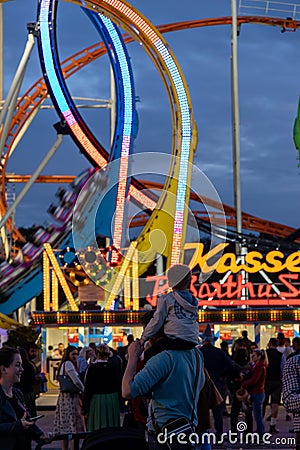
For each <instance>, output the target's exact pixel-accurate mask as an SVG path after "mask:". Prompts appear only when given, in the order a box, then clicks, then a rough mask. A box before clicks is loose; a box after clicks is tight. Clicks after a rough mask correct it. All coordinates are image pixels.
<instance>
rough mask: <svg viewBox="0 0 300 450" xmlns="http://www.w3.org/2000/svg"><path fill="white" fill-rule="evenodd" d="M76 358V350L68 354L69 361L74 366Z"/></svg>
mask: <svg viewBox="0 0 300 450" xmlns="http://www.w3.org/2000/svg"><path fill="white" fill-rule="evenodd" d="M77 358H78V351H77V350H73V351H72V352H71V353H69V359H70V361H71V362H72V363H73V364H74V363H76V361H77Z"/></svg>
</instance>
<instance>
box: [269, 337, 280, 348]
mask: <svg viewBox="0 0 300 450" xmlns="http://www.w3.org/2000/svg"><path fill="white" fill-rule="evenodd" d="M278 344H279V342H278V339H276V338H271V339H270V340H269V345H272V347H278Z"/></svg>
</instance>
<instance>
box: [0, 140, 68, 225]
mask: <svg viewBox="0 0 300 450" xmlns="http://www.w3.org/2000/svg"><path fill="white" fill-rule="evenodd" d="M62 140H63V135H62V134H58V135H57V139H56V141H55V142H54V144H53V146H52V147H51V149H50V150H49V152H48V153H47V155H46V156H45V158H44V159H43V161H42V162H41V163H40V165H39V166H38V167H37V168H36V170H35V171H34V172H33V174H32V176H31V178H30V180H29V181H28V183H26V185H25V186H24V188H23V189H22V190H21V192H20V194H19V195H18V197H17V198H16V200H15V202H14V203H13V204H12V205H11V207H10V208H8V210H7V211H6V213H5V216H4V217H3V218H2V219H1V221H0V229H1V228H2V227H3V226H4V225H5V224H6V222H7V220H8V219H9V218H10V217H11V215H12V214H13V213H14V212H15V210H16V208H17V206H18V205H19V203H20V202H21V201H22V200H23V198H24V197H25V195H26V194H27V192H28V191H29V189H30V188H31V186H32V185H33V184H34V182H35V180H36V179H37V177H38V176H39V175H40V173H41V172H42V170H43V169H44V168H45V167H46V165H47V164H48V162H49V161H50V159H51V158H52V156H53V155H54V154H55V152H56V150H57V149H58V147H59V146H60V145H61V143H62Z"/></svg>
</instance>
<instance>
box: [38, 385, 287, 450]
mask: <svg viewBox="0 0 300 450" xmlns="http://www.w3.org/2000/svg"><path fill="white" fill-rule="evenodd" d="M56 400H57V394H49V393H47V394H44V395H43V396H42V397H40V398H39V399H38V400H37V405H38V411H39V413H43V414H45V417H43V418H42V419H40V420H39V422H38V424H39V426H40V427H41V428H42V429H43V430H44V431H52V425H53V418H54V409H55V404H56ZM268 413H269V409H267V414H268ZM285 418H286V413H285V410H284V408H283V407H282V406H280V409H279V417H278V421H277V428H278V429H279V430H280V432H279V433H277V434H274V435H272V437H270V436H269V437H268V436H267V435H266V441H267V442H269V443H267V444H266V445H264V446H262V445H250V444H247V445H245V443H244V442H243V441H242V442H241V441H239V443H237V444H233V443H232V440H231V442H230V439H229V442H228V440H227V442H224V443H223V444H222V445H213V446H212V447H213V449H224V450H230V449H238V450H243V449H254V448H255V449H258V450H261V449H262V448H263V449H268V448H269V449H271V448H272V449H274V450H283V449H284V450H287V449H293V448H294V445H292V441H291V439H292V438H294V434H293V433H290V432H289V430H291V429H292V428H293V422H288V421H286V420H285ZM242 421H243V416H242V415H241V417H240V422H242ZM212 423H213V422H212ZM269 427H270V422H266V421H265V429H266V433H267V432H269ZM229 429H230V417H224V431H226V432H227V431H228V430H229ZM240 436H241V435H240ZM228 437H229V436H228ZM243 438H244V435H243ZM239 439H241V437H240V438H239ZM33 448H34V447H33ZM46 449H49V450H50V449H52V450H54V449H56V450H58V449H61V447H60V445H59V442H57V441H56V442H52V443H51V444H47V445H46V446H44V447H43V450H46ZM120 450H122V449H120ZM132 450H138V449H132Z"/></svg>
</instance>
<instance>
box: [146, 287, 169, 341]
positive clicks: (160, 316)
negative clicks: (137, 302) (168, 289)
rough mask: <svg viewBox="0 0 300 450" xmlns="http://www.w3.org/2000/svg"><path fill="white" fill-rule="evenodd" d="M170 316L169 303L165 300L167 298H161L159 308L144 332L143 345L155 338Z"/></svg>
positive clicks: (158, 302)
mask: <svg viewBox="0 0 300 450" xmlns="http://www.w3.org/2000/svg"><path fill="white" fill-rule="evenodd" d="M167 315H168V310H167V302H166V300H165V296H164V295H163V296H162V297H159V298H158V300H157V308H156V311H155V313H154V315H153V317H152V319H151V320H150V322H149V323H148V325H147V326H146V328H145V329H144V331H143V334H142V336H141V339H140V340H141V343H142V344H143V343H144V342H145V341H147V340H148V339H149V338H150V337H152V336H154V335H155V334H156V333H157V332H158V331H159V330H160V329H161V327H162V326H163V324H164V322H165V320H166V317H167Z"/></svg>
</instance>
